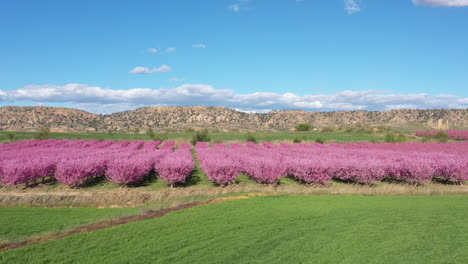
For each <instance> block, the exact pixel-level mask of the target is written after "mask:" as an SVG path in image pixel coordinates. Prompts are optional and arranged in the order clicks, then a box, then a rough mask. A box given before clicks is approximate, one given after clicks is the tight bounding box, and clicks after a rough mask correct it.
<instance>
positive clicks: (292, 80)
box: [0, 0, 468, 113]
mask: <svg viewBox="0 0 468 264" xmlns="http://www.w3.org/2000/svg"><path fill="white" fill-rule="evenodd" d="M0 25H2V27H1V29H0V36H1V37H0V38H1V41H0V106H5V105H46V106H68V107H77V108H81V109H84V110H88V111H92V112H98V113H107V112H115V111H122V110H129V109H134V108H138V107H142V106H148V105H205V106H227V107H231V108H236V109H240V110H243V111H256V112H266V111H269V110H272V109H278V110H280V109H303V110H307V111H329V110H359V109H362V110H390V109H398V108H467V107H468V27H467V25H468V0H413V1H412V0H398V1H388V0H302V1H300V0H275V1H271V0H198V1H195V0H171V1H168V0H164V1H163V0H152V1H145V0H140V1H104V0H102V1H87V0H81V1H63V0H54V1H51V0H40V1H39V0H34V1H33V0H30V1H24V0H15V1H4V2H3V3H2V6H1V8H0Z"/></svg>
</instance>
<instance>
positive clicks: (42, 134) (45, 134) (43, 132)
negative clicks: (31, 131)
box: [34, 126, 51, 140]
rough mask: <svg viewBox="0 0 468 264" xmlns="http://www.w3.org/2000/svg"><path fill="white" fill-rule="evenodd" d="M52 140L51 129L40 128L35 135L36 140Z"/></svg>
mask: <svg viewBox="0 0 468 264" xmlns="http://www.w3.org/2000/svg"><path fill="white" fill-rule="evenodd" d="M50 138H51V133H50V128H49V127H46V126H43V127H41V128H39V129H38V130H37V132H36V134H35V135H34V139H40V140H43V139H50Z"/></svg>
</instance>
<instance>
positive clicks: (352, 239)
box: [0, 195, 468, 263]
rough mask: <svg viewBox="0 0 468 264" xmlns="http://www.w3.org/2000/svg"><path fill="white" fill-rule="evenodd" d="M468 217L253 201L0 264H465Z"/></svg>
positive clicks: (345, 204)
mask: <svg viewBox="0 0 468 264" xmlns="http://www.w3.org/2000/svg"><path fill="white" fill-rule="evenodd" d="M42 210H44V211H45V212H43V213H42V214H30V216H31V218H30V221H28V223H29V225H30V229H31V234H33V230H34V227H37V226H39V225H40V226H42V225H43V224H45V225H47V223H42V222H40V221H39V222H36V221H35V217H38V215H42V216H46V215H48V216H50V217H53V216H56V215H57V214H58V213H54V212H51V211H46V209H42ZM60 210H64V209H60ZM73 210H78V209H70V212H72V211H73ZM86 210H89V212H88V213H84V214H83V215H82V216H81V217H83V218H85V217H89V215H94V214H95V212H94V210H95V209H86ZM93 217H94V216H93ZM467 217H468V197H467V196H355V195H351V196H272V197H259V198H251V199H240V200H233V201H225V202H221V203H216V204H210V205H203V206H198V207H193V208H191V209H186V210H182V211H178V212H173V213H170V214H168V215H166V216H164V217H162V218H156V219H149V220H143V221H136V222H132V223H128V224H124V225H120V226H116V227H112V228H107V229H103V230H99V231H94V232H90V233H81V234H76V235H73V236H70V237H66V238H63V239H59V240H52V241H49V242H45V243H41V244H36V245H32V246H28V247H24V248H19V249H13V250H8V251H3V252H0V262H2V263H77V262H79V263H466V260H467V259H468V246H467V243H466V241H467V240H468V234H467V232H465V231H466V230H467V229H468V223H467V222H466V218H467ZM64 220H65V219H64ZM52 224H54V222H51V223H50V225H52ZM23 228H24V229H26V228H27V227H26V226H24V227H23ZM22 235H24V234H22Z"/></svg>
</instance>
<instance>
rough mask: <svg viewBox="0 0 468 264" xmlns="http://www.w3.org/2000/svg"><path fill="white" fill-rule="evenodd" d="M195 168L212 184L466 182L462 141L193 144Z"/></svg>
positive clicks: (467, 159)
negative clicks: (245, 180) (242, 180)
mask: <svg viewBox="0 0 468 264" xmlns="http://www.w3.org/2000/svg"><path fill="white" fill-rule="evenodd" d="M197 154H198V159H199V160H200V163H201V168H203V170H204V171H205V173H206V174H207V176H208V178H209V179H210V180H212V181H213V182H214V183H216V184H218V185H228V184H231V183H233V182H235V180H236V178H237V176H238V175H239V174H240V173H245V174H247V175H249V176H250V177H251V178H252V179H253V180H255V181H256V182H258V183H266V184H273V183H277V182H278V180H279V179H280V178H281V177H286V176H290V177H292V178H294V179H297V180H298V181H300V182H304V183H317V184H325V183H328V182H329V181H330V180H332V179H336V180H341V181H346V182H356V183H365V184H368V183H373V182H378V181H383V180H392V181H403V182H410V183H425V182H429V181H432V180H433V179H444V180H447V181H454V182H464V181H468V142H464V143H450V144H440V143H424V144H423V143H402V144H394V143H391V144H372V143H350V144H326V145H322V144H294V145H291V144H284V143H283V144H280V145H276V144H272V143H264V144H263V145H256V144H251V143H247V144H246V146H242V145H239V144H232V145H230V146H226V145H222V144H215V145H213V146H212V147H211V148H210V147H209V146H208V145H207V144H206V143H200V144H198V145H197Z"/></svg>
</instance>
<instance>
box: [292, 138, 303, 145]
mask: <svg viewBox="0 0 468 264" xmlns="http://www.w3.org/2000/svg"><path fill="white" fill-rule="evenodd" d="M293 142H294V144H297V143H301V142H302V139H301V138H300V137H294V139H293Z"/></svg>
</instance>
